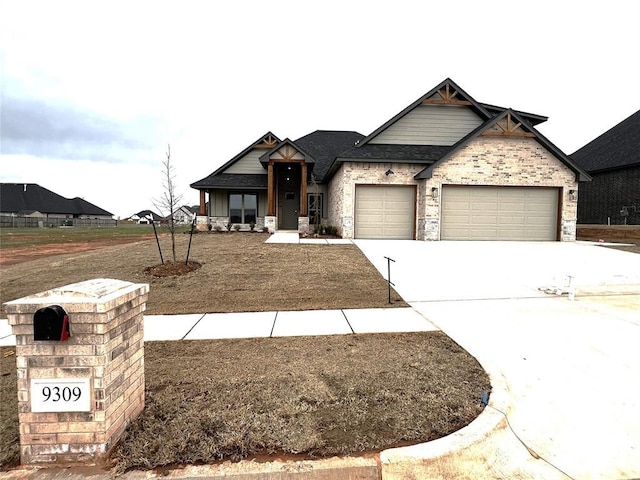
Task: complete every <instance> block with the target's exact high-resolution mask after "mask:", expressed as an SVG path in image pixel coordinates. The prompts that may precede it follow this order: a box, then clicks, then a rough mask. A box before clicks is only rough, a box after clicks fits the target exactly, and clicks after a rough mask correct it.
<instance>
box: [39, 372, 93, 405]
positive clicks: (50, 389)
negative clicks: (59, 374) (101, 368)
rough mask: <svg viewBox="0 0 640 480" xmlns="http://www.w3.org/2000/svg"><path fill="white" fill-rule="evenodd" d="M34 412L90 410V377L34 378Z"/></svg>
mask: <svg viewBox="0 0 640 480" xmlns="http://www.w3.org/2000/svg"><path fill="white" fill-rule="evenodd" d="M31 411H32V412H90V411H91V389H90V387H89V379H88V378H59V379H53V378H51V379H49V378H32V379H31Z"/></svg>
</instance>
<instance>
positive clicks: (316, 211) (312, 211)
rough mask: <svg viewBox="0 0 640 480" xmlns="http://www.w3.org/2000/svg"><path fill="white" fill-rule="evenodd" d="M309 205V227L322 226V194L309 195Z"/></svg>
mask: <svg viewBox="0 0 640 480" xmlns="http://www.w3.org/2000/svg"><path fill="white" fill-rule="evenodd" d="M307 205H308V208H309V225H320V223H322V194H321V193H309V194H307Z"/></svg>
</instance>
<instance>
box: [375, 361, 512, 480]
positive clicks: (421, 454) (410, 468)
mask: <svg viewBox="0 0 640 480" xmlns="http://www.w3.org/2000/svg"><path fill="white" fill-rule="evenodd" d="M480 364H481V366H482V368H483V369H484V370H485V371H486V372H487V374H488V375H489V380H490V382H491V389H492V390H491V394H490V396H489V407H485V409H484V410H483V411H482V413H480V415H479V416H478V418H476V419H475V420H473V421H472V422H471V423H470V424H469V425H467V426H466V427H463V428H461V429H460V430H458V431H456V432H454V433H452V434H450V435H447V436H446V437H442V438H439V439H437V440H433V441H431V442H426V443H420V444H417V445H410V446H407V447H399V448H390V449H388V450H383V451H382V452H380V462H381V468H382V471H381V478H383V479H385V480H386V479H390V480H391V479H406V478H431V477H430V475H431V474H433V473H434V471H433V470H432V467H433V466H437V469H442V468H443V467H442V465H443V464H446V462H447V460H448V459H451V460H453V459H454V457H455V456H456V454H457V453H459V452H461V451H463V450H465V449H468V448H469V447H471V446H472V445H474V444H477V443H480V442H481V441H482V440H484V439H486V438H487V437H489V436H490V435H491V434H493V433H494V432H496V431H498V430H502V429H504V428H506V426H507V424H506V420H505V417H504V416H503V415H502V413H500V412H499V411H501V412H504V413H505V414H508V413H509V409H510V407H511V403H510V396H509V392H508V390H509V389H508V386H507V383H506V380H505V378H504V377H503V376H502V374H501V373H499V370H498V369H497V368H496V367H494V366H493V365H489V364H486V363H485V364H483V363H482V362H480ZM481 399H482V392H478V402H480V401H481ZM491 407H493V408H491ZM498 410H499V411H498ZM434 478H435V477H434Z"/></svg>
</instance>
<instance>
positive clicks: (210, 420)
mask: <svg viewBox="0 0 640 480" xmlns="http://www.w3.org/2000/svg"><path fill="white" fill-rule="evenodd" d="M266 238H267V235H266V234H262V233H248V232H247V233H242V232H240V233H239V232H233V233H224V234H215V233H212V234H208V233H201V234H198V235H195V236H194V238H193V244H192V252H191V257H190V258H191V259H193V260H197V261H199V262H200V263H201V264H202V267H201V268H199V269H197V270H195V271H193V272H190V273H188V274H186V275H184V276H181V277H164V278H156V277H152V276H150V275H148V274H147V273H145V270H146V268H147V267H149V266H151V265H155V264H157V263H159V256H158V251H157V247H156V243H155V240H153V239H152V240H143V241H137V240H139V239H135V238H133V237H132V241H134V243H128V244H118V245H112V246H106V247H101V248H99V249H97V250H88V251H81V252H75V253H67V254H63V255H55V256H47V257H37V256H36V257H35V259H33V260H31V261H26V262H22V263H18V264H14V265H3V266H0V300H1V301H2V302H6V301H8V300H12V299H15V298H19V297H22V296H25V295H29V294H33V293H36V292H39V291H43V290H47V289H50V288H53V287H58V286H62V285H65V284H69V283H74V282H79V281H83V280H87V279H90V278H96V277H111V278H118V279H122V280H128V281H132V282H136V283H149V284H150V287H151V288H150V294H149V301H148V310H147V313H152V314H171V313H204V312H238V311H273V310H299V309H322V308H327V307H331V308H372V307H398V306H406V304H405V303H404V301H402V299H400V298H399V297H398V295H397V294H396V293H395V292H393V303H392V304H391V305H388V303H387V284H386V282H385V281H384V279H383V278H382V277H381V276H380V275H379V273H378V272H377V271H376V270H375V268H374V267H373V266H372V265H371V264H370V263H369V262H368V261H367V259H366V258H365V257H364V256H363V255H362V253H361V252H360V250H359V249H358V248H357V247H355V246H354V245H273V244H265V243H264V241H265V240H266ZM187 243H188V235H184V234H180V235H178V252H179V255H180V257H181V258H182V259H184V254H185V253H186V250H187ZM161 246H162V249H163V252H164V253H165V258H166V257H167V256H168V252H169V251H170V245H169V239H168V237H167V236H166V235H164V236H163V237H162V239H161ZM3 248H4V247H3ZM43 248H46V246H45V247H43ZM4 351H6V352H9V351H11V348H5V349H4ZM0 361H1V366H2V370H1V373H0V375H1V377H0V378H2V393H1V400H2V402H1V403H0V468H5V469H6V468H7V467H9V466H11V465H15V464H16V463H17V461H18V450H17V438H18V426H17V425H18V423H17V406H16V403H17V402H16V401H15V399H16V378H15V356H14V355H11V356H8V357H6V358H3V359H1V360H0ZM145 374H146V408H145V411H144V413H143V414H142V415H141V416H140V417H139V418H138V419H137V420H136V421H134V422H133V423H132V425H131V426H130V427H129V429H128V430H127V432H126V434H125V436H124V438H123V439H122V441H121V442H120V443H119V445H118V446H117V448H116V449H115V450H114V451H113V454H112V461H113V462H114V465H115V468H116V470H119V471H122V470H126V469H130V468H151V467H154V466H160V465H172V464H182V463H210V462H215V461H219V460H221V459H234V460H237V459H240V458H246V457H251V456H256V455H258V456H262V455H271V454H281V453H288V454H303V455H306V456H311V457H321V456H327V455H337V454H350V453H351V454H357V453H360V452H363V451H375V450H380V449H383V448H387V447H390V446H395V445H403V444H407V443H417V442H422V441H427V440H431V439H435V438H438V437H441V436H443V435H446V434H448V433H451V432H453V431H455V430H458V429H459V428H461V427H463V426H464V425H466V424H468V423H469V422H470V421H472V420H473V419H474V418H475V417H476V416H477V415H478V414H479V413H480V411H481V405H480V401H479V399H480V396H481V392H482V390H487V391H488V390H490V384H489V380H488V377H487V375H486V373H485V372H484V371H483V370H482V368H481V367H480V365H479V364H478V363H477V361H476V360H475V359H474V358H473V357H471V356H470V355H469V354H467V353H466V352H465V351H464V350H462V349H461V348H460V347H459V346H458V345H457V344H456V343H455V342H453V341H452V340H451V339H449V338H448V337H447V336H446V335H444V334H443V333H441V332H427V333H409V334H378V335H338V336H328V337H296V338H263V339H241V340H211V341H183V342H148V343H147V344H146V345H145Z"/></svg>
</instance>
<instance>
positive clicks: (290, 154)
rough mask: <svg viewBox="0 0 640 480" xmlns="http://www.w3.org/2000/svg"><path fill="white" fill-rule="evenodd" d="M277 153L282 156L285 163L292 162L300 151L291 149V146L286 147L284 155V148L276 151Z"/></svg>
mask: <svg viewBox="0 0 640 480" xmlns="http://www.w3.org/2000/svg"><path fill="white" fill-rule="evenodd" d="M276 153H277V154H278V155H280V157H281V158H282V160H284V161H285V162H290V161H292V159H293V157H294V156H295V155H296V154H297V153H299V152H298V150H296V149H295V148H293V147H291V146H290V145H285V146H284V153H283V152H282V148H280V149H278V150H277V151H276Z"/></svg>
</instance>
